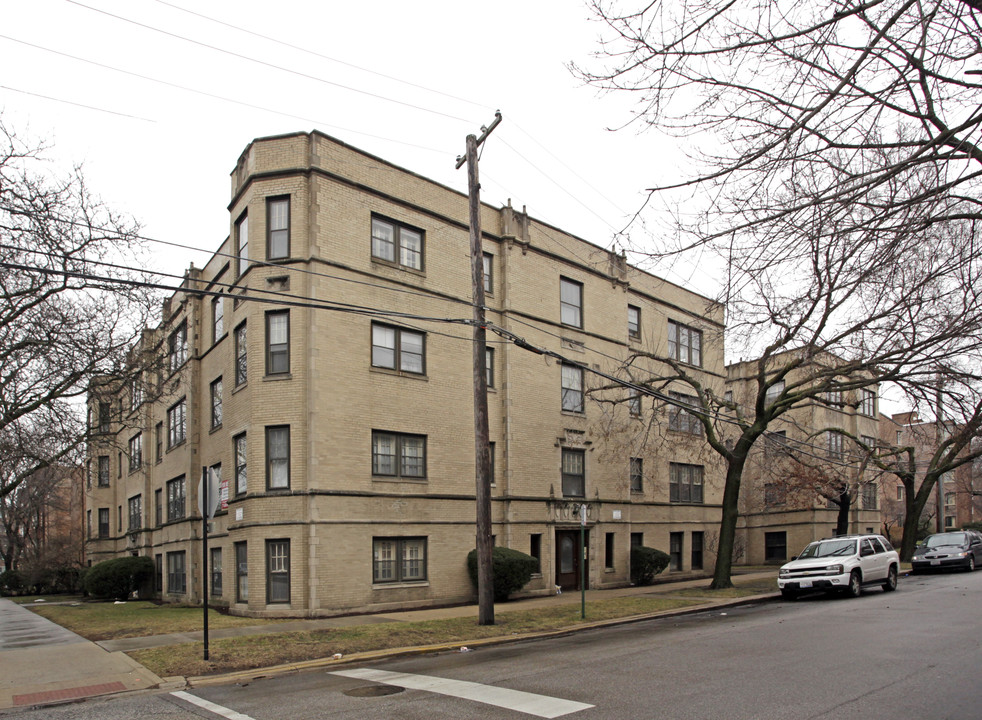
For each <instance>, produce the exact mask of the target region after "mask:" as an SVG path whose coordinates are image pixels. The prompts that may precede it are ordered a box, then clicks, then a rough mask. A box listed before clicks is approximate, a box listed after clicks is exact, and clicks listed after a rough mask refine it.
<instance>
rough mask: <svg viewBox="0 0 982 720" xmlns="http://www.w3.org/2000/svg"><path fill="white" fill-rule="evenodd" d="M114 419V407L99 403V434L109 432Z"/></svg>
mask: <svg viewBox="0 0 982 720" xmlns="http://www.w3.org/2000/svg"><path fill="white" fill-rule="evenodd" d="M111 418H112V405H110V404H109V403H107V402H101V403H99V432H101V433H107V432H109V423H110V421H111Z"/></svg>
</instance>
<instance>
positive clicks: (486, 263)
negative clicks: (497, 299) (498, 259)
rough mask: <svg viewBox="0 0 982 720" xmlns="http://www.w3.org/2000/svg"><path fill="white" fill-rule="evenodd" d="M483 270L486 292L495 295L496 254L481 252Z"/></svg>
mask: <svg viewBox="0 0 982 720" xmlns="http://www.w3.org/2000/svg"><path fill="white" fill-rule="evenodd" d="M481 270H482V272H483V273H484V294H485V295H492V296H493V295H494V255H492V254H491V253H489V252H485V253H481Z"/></svg>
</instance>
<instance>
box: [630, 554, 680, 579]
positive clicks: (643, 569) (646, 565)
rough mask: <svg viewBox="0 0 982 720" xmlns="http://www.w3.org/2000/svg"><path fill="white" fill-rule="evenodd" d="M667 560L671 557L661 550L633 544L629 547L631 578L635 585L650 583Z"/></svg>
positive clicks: (664, 566)
mask: <svg viewBox="0 0 982 720" xmlns="http://www.w3.org/2000/svg"><path fill="white" fill-rule="evenodd" d="M669 562H671V558H670V557H669V556H668V555H667V554H666V553H663V552H662V551H661V550H655V549H654V548H650V547H645V546H644V545H635V546H634V547H632V548H631V579H632V580H633V581H634V583H635V585H651V583H652V582H653V581H654V579H655V575H657V574H658V573H660V572H661V571H662V570H664V569H665V568H667V567H668V563H669Z"/></svg>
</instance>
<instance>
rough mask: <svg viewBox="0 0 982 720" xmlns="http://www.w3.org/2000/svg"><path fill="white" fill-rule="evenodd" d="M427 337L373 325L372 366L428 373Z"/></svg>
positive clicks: (418, 373)
mask: <svg viewBox="0 0 982 720" xmlns="http://www.w3.org/2000/svg"><path fill="white" fill-rule="evenodd" d="M425 351H426V342H425V335H424V334H423V333H421V332H415V331H413V330H406V329H404V328H397V327H391V326H389V325H380V324H378V323H372V366H373V367H380V368H388V369H389V370H400V371H402V372H408V373H414V374H417V375H422V374H423V373H424V372H425V371H426V364H425V355H426V352H425Z"/></svg>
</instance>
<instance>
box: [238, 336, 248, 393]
mask: <svg viewBox="0 0 982 720" xmlns="http://www.w3.org/2000/svg"><path fill="white" fill-rule="evenodd" d="M247 370H248V366H247V364H246V324H245V323H242V324H241V325H239V326H238V327H237V328H235V386H236V387H238V386H239V385H242V384H243V383H245V381H246V380H247V379H248V375H247V373H246V371H247Z"/></svg>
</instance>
